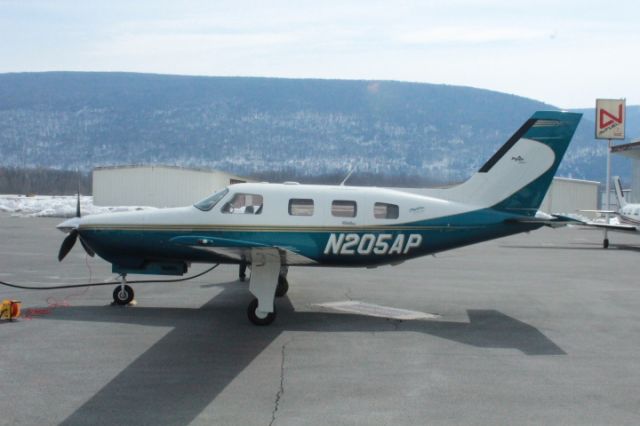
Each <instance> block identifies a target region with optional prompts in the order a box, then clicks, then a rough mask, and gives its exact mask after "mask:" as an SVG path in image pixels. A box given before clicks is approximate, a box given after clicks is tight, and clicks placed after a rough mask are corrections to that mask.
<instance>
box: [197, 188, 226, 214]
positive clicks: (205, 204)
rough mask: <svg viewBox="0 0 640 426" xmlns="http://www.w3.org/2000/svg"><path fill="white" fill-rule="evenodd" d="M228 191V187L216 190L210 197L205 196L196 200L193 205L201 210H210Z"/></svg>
mask: <svg viewBox="0 0 640 426" xmlns="http://www.w3.org/2000/svg"><path fill="white" fill-rule="evenodd" d="M228 192H229V190H228V189H226V188H225V189H223V190H222V191H218V192H216V193H215V194H213V195H211V196H210V197H207V198H205V199H204V200H202V201H198V202H197V203H195V204H194V205H193V206H194V207H195V208H197V209H200V210H202V211H203V212H206V211H209V210H211V209H212V208H213V207H214V206H215V205H216V204H218V202H219V201H220V200H222V199H223V198H224V196H225V195H227V193H228Z"/></svg>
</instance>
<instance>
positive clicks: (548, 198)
mask: <svg viewBox="0 0 640 426" xmlns="http://www.w3.org/2000/svg"><path fill="white" fill-rule="evenodd" d="M599 186H600V182H596V181H592V180H579V179H569V178H561V177H555V178H553V182H552V183H551V186H550V187H549V191H547V195H545V197H544V200H542V205H541V206H540V210H542V211H543V212H545V213H563V214H576V213H578V210H596V209H597V208H598V187H599ZM580 214H581V215H583V216H592V217H593V216H594V213H586V212H581V213H580Z"/></svg>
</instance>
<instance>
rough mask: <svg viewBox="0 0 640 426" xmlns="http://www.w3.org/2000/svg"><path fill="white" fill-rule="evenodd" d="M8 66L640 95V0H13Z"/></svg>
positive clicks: (591, 97)
mask: <svg viewBox="0 0 640 426" xmlns="http://www.w3.org/2000/svg"><path fill="white" fill-rule="evenodd" d="M0 58H1V59H0V72H17V71H52V70H71V71H136V72H152V73H163V74H188V75H208V76H264V77H293V78H340V79H374V80H400V81H416V82H427V83H444V84H451V85H464V86H473V87H479V88H485V89H490V90H497V91H500V92H506V93H513V94H516V95H520V96H526V97H529V98H533V99H537V100H541V101H544V102H547V103H550V104H553V105H556V106H558V107H561V108H573V107H593V106H594V104H595V99H596V98H598V97H601V98H622V97H624V98H627V104H630V105H631V104H640V78H639V76H640V2H638V1H634V0H616V1H603V0H593V1H592V0H582V1H574V0H553V1H551V0H536V1H519V0H484V1H471V0H446V1H445V0H442V1H402V0H395V1H375V0H367V1H347V0H342V1H333V0H324V1H318V0H314V1H281V0H269V1H243V0H233V1H226V0H210V1H204V0H203V1H161V0H153V1H150V0H138V1H117V0H111V1H104V2H100V1H65V0H55V1H54V0H51V1H30V0H16V1H13V0H9V1H7V0H0Z"/></svg>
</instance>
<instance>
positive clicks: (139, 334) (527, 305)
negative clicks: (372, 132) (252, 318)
mask: <svg viewBox="0 0 640 426" xmlns="http://www.w3.org/2000/svg"><path fill="white" fill-rule="evenodd" d="M60 221H61V220H58V219H45V218H17V217H10V216H8V215H7V214H0V241H1V242H2V244H1V245H0V280H3V281H8V282H15V283H19V284H27V285H38V286H48V285H61V284H73V283H81V282H87V281H92V282H100V281H105V280H108V279H111V278H112V277H113V274H111V269H110V266H109V265H108V264H107V263H106V262H104V261H102V260H100V259H91V258H87V256H86V255H85V254H84V252H83V250H82V248H81V247H80V245H79V244H77V247H75V248H74V249H73V251H72V252H71V253H70V254H69V256H68V257H67V259H65V260H64V261H63V262H62V263H59V262H58V261H57V258H56V256H57V252H58V248H59V246H60V244H61V242H62V240H63V238H64V235H63V234H62V233H60V232H59V231H57V230H56V229H55V225H56V224H57V223H59V222H60ZM610 239H611V247H610V248H609V249H607V250H604V249H602V248H601V241H602V232H601V231H592V230H582V229H576V228H563V229H556V230H552V229H542V230H539V231H535V232H532V233H530V234H522V235H517V236H513V237H508V238H503V239H499V240H495V241H492V242H488V243H483V244H478V245H474V246H469V247H465V248H462V249H458V250H453V251H449V252H445V253H441V254H439V255H436V256H435V257H433V256H431V257H424V258H421V259H417V260H413V261H409V262H406V263H404V264H402V265H398V266H393V267H392V266H386V267H380V268H377V269H339V268H313V267H306V268H304V267H293V268H290V272H289V284H290V289H289V293H288V295H287V296H286V297H284V298H282V299H278V301H277V304H276V306H277V311H278V317H277V319H276V321H275V322H274V324H272V325H271V326H268V327H256V326H253V325H252V324H250V323H249V321H248V319H247V315H246V308H247V305H248V304H249V302H250V300H251V299H252V296H251V295H250V293H249V291H248V283H242V282H239V281H237V274H238V267H237V266H232V265H223V266H220V267H219V268H218V269H216V270H215V271H213V272H212V273H210V274H208V275H205V276H203V277H200V278H197V279H195V280H192V281H188V282H184V283H175V284H167V283H162V284H139V285H135V286H134V288H135V290H136V305H135V306H128V307H119V306H111V300H112V296H111V293H112V291H113V286H111V285H110V286H104V287H92V288H84V289H71V290H57V291H52V290H47V291H27V290H13V289H9V288H3V287H0V298H2V299H5V298H13V299H19V300H21V301H22V309H23V317H22V318H21V319H19V320H17V321H15V322H11V323H10V322H7V321H2V322H0V373H1V375H0V395H1V397H0V424H7V425H15V424H22V425H45V424H60V423H62V424H68V425H75V424H82V425H86V424H92V425H98V424H105V425H106V424H108V425H115V424H117V425H126V424H135V425H143V424H153V425H157V424H176V425H186V424H196V425H200V424H202V425H204V424H229V425H264V426H266V425H271V424H273V425H307V424H308V425H327V424H332V425H339V424H344V425H353V424H362V425H389V424H394V425H416V424H434V425H439V424H487V425H495V424H575V425H578V424H579V425H584V424H616V425H623V424H629V425H637V424H640V355H639V354H640V281H639V280H638V273H639V272H640V248H639V247H640V235H639V236H634V235H623V234H610ZM204 269H205V267H204V266H203V265H196V266H194V268H193V269H192V270H193V271H194V272H199V271H202V270H204ZM141 278H145V277H141ZM343 301H344V302H348V301H352V302H362V303H367V304H372V305H376V306H382V307H389V308H395V309H406V310H411V311H416V312H421V313H425V314H430V315H425V317H424V318H421V319H415V320H398V319H393V318H381V317H374V316H368V315H360V314H355V313H348V312H343V311H338V310H335V309H331V308H329V307H327V305H324V306H320V305H322V304H327V303H333V302H343Z"/></svg>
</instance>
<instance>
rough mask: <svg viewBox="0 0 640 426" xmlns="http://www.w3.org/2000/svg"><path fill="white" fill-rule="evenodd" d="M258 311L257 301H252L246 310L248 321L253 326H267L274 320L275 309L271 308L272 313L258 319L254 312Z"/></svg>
mask: <svg viewBox="0 0 640 426" xmlns="http://www.w3.org/2000/svg"><path fill="white" fill-rule="evenodd" d="M257 309H258V299H253V300H252V301H251V303H249V307H248V308H247V315H248V316H249V321H251V323H253V325H269V324H271V323H272V322H273V321H274V320H275V319H276V307H275V306H274V307H273V312H270V313H268V314H267V316H266V317H264V318H260V317H259V316H257V315H256V310H257Z"/></svg>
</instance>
